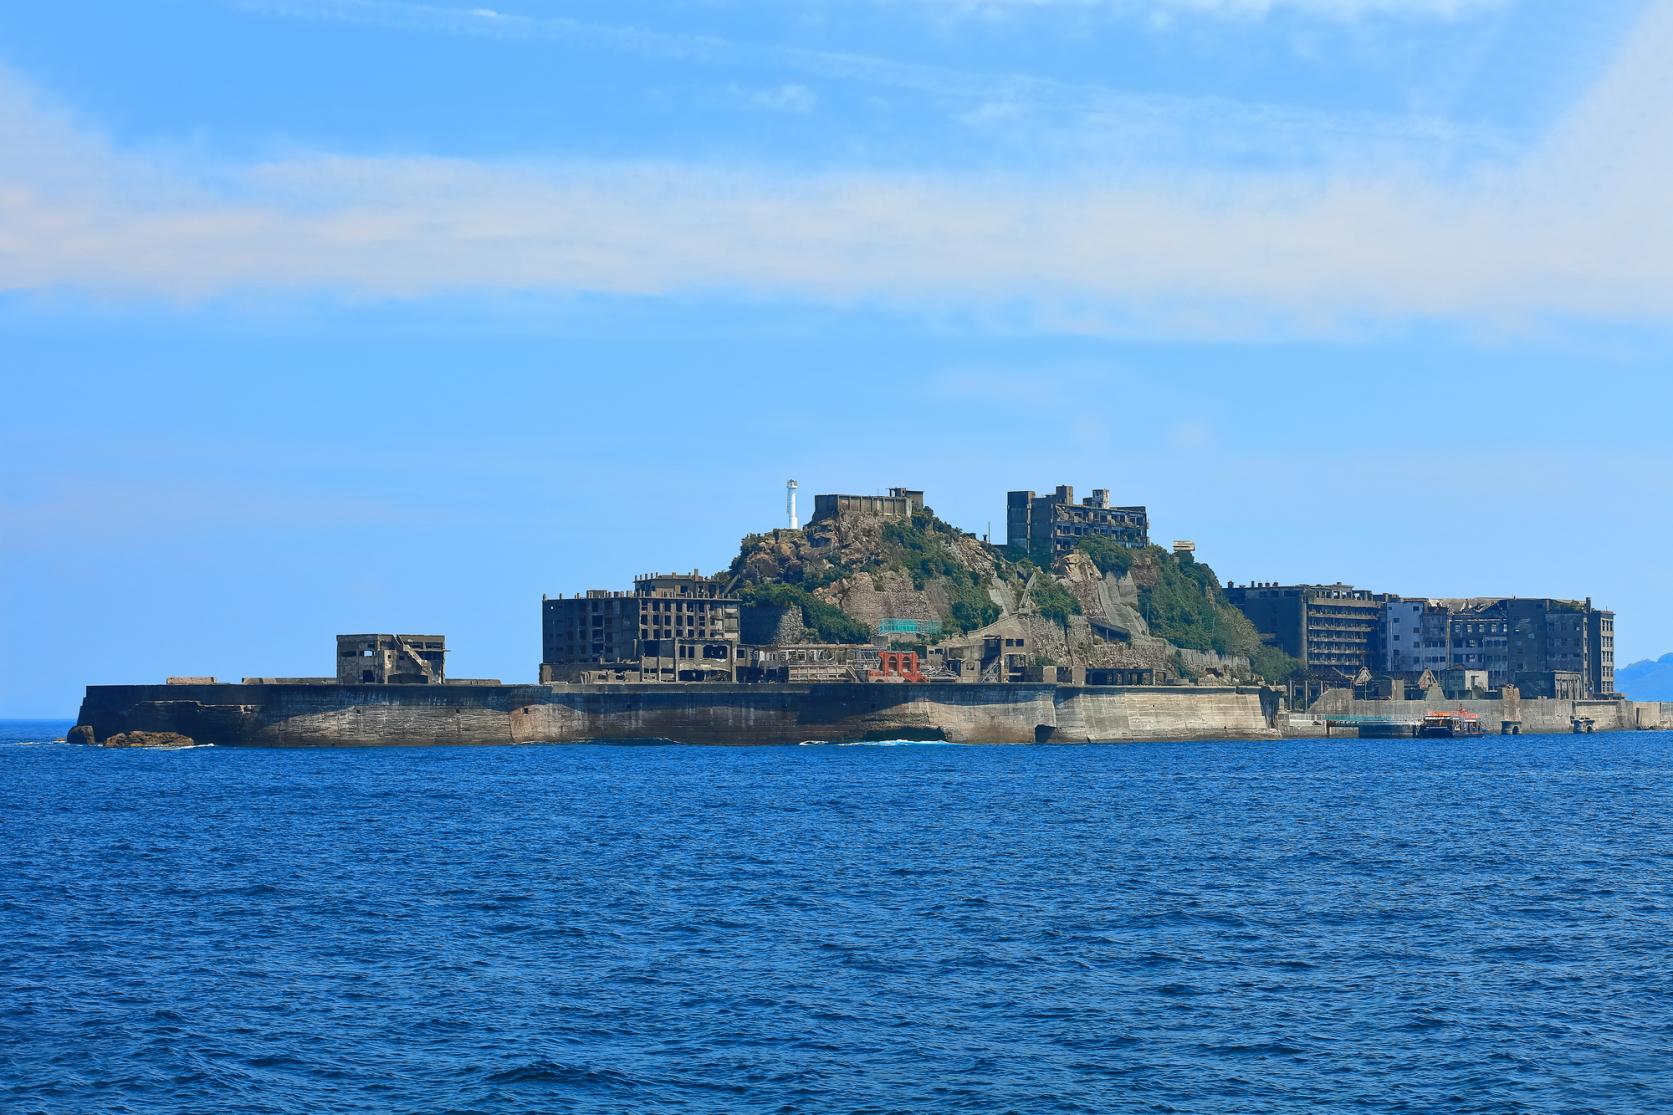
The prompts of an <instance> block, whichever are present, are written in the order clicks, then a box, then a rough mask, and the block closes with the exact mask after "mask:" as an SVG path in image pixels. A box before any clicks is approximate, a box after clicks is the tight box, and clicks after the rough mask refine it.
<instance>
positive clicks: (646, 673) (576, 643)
mask: <svg viewBox="0 0 1673 1115" xmlns="http://www.w3.org/2000/svg"><path fill="white" fill-rule="evenodd" d="M540 618H541V664H540V680H541V681H542V682H676V681H685V682H702V681H737V680H738V675H739V671H740V669H741V668H743V667H744V666H745V665H746V664H747V658H746V657H745V655H744V652H743V650H742V648H741V647H740V645H739V641H738V628H739V601H738V599H737V598H736V597H731V596H726V595H724V594H723V593H722V591H721V587H720V585H719V584H718V583H717V582H715V581H714V580H712V579H711V578H708V577H704V576H702V575H701V574H698V573H689V574H686V573H669V574H650V575H647V576H644V577H639V578H636V579H635V580H634V582H633V591H632V592H609V591H605V590H600V589H594V590H591V591H589V592H587V593H585V594H583V595H580V596H572V597H562V596H559V597H548V598H546V599H545V600H543V601H541V616H540Z"/></svg>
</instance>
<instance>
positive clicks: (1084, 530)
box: [1005, 484, 1150, 558]
mask: <svg viewBox="0 0 1673 1115" xmlns="http://www.w3.org/2000/svg"><path fill="white" fill-rule="evenodd" d="M1087 537H1097V538H1108V539H1109V540H1110V541H1112V542H1119V543H1120V544H1121V545H1123V546H1147V545H1149V544H1150V515H1149V512H1148V511H1147V510H1146V509H1145V508H1143V507H1116V506H1115V505H1114V504H1112V503H1111V502H1110V493H1109V489H1108V488H1094V489H1093V490H1092V494H1091V495H1090V496H1087V497H1086V498H1085V499H1083V500H1081V501H1080V502H1079V503H1076V502H1075V489H1074V488H1073V487H1072V486H1070V485H1068V484H1060V485H1058V487H1057V489H1056V490H1055V491H1053V492H1051V493H1050V494H1049V495H1043V496H1042V495H1035V494H1034V493H1033V492H1028V491H1019V492H1008V493H1006V496H1005V542H1006V545H1008V546H1026V547H1027V549H1028V551H1029V552H1030V553H1035V554H1045V553H1050V555H1051V556H1052V557H1054V558H1058V557H1062V556H1063V555H1064V554H1067V553H1068V552H1069V551H1070V550H1073V549H1074V548H1075V545H1076V543H1078V542H1079V541H1080V540H1081V539H1083V538H1087Z"/></svg>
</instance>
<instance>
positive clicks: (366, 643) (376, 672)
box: [337, 635, 447, 685]
mask: <svg viewBox="0 0 1673 1115" xmlns="http://www.w3.org/2000/svg"><path fill="white" fill-rule="evenodd" d="M446 654H447V647H446V640H445V639H444V638H443V637H442V636H440V635H339V636H337V681H338V683H339V684H342V685H440V684H442V681H443V680H444V679H443V666H442V662H443V659H444V658H445V656H446Z"/></svg>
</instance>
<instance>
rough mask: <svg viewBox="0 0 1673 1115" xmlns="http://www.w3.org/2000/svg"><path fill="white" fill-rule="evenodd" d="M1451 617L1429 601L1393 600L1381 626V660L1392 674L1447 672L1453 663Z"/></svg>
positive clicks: (1382, 615) (1381, 621)
mask: <svg viewBox="0 0 1673 1115" xmlns="http://www.w3.org/2000/svg"><path fill="white" fill-rule="evenodd" d="M1450 620H1451V617H1450V615H1449V614H1448V612H1447V610H1446V609H1445V608H1443V607H1441V606H1440V605H1439V604H1436V603H1433V602H1432V601H1428V600H1406V599H1401V600H1390V601H1388V603H1387V604H1386V605H1385V606H1384V607H1383V610H1382V614H1381V616H1380V618H1379V622H1378V632H1377V649H1378V651H1379V653H1378V655H1377V657H1378V658H1379V660H1380V661H1381V664H1382V669H1384V670H1385V671H1387V672H1388V673H1390V674H1421V673H1422V672H1423V671H1424V670H1433V671H1437V672H1438V671H1440V670H1444V669H1446V668H1447V666H1449V665H1450V664H1451V662H1452V644H1451V638H1450V636H1451V622H1450Z"/></svg>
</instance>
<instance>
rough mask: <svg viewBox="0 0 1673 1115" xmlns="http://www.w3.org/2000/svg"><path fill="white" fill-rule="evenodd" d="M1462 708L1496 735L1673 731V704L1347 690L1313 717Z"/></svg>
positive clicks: (1324, 700)
mask: <svg viewBox="0 0 1673 1115" xmlns="http://www.w3.org/2000/svg"><path fill="white" fill-rule="evenodd" d="M1458 709H1462V710H1464V711H1466V712H1473V713H1475V714H1476V715H1477V716H1479V717H1481V720H1482V726H1483V727H1484V728H1485V730H1487V731H1489V732H1496V731H1498V730H1499V726H1500V724H1501V723H1503V722H1504V721H1506V720H1516V721H1520V722H1521V725H1522V731H1524V732H1527V733H1530V734H1532V733H1535V732H1567V731H1571V730H1572V729H1573V724H1574V721H1575V719H1577V718H1580V719H1589V720H1591V721H1592V726H1593V728H1594V730H1596V731H1599V732H1612V731H1631V730H1634V729H1639V728H1673V716H1669V715H1668V713H1673V705H1661V704H1653V703H1639V702H1633V701H1627V700H1619V701H1595V700H1594V701H1557V700H1552V699H1550V698H1547V697H1521V698H1517V699H1513V700H1507V701H1500V700H1479V701H1475V700H1462V701H1450V700H1449V701H1441V702H1439V703H1437V702H1434V701H1356V700H1354V699H1353V698H1352V695H1351V693H1350V692H1349V691H1348V690H1345V689H1333V690H1331V691H1330V692H1328V693H1326V694H1325V695H1324V696H1322V697H1320V698H1319V699H1318V700H1317V701H1314V702H1313V705H1312V707H1311V708H1309V709H1308V710H1307V711H1308V712H1309V713H1310V714H1312V715H1313V716H1317V717H1324V716H1331V715H1337V716H1366V717H1385V718H1388V719H1391V720H1420V719H1422V718H1423V716H1424V715H1425V714H1426V713H1429V712H1435V711H1440V712H1446V711H1453V710H1458Z"/></svg>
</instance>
